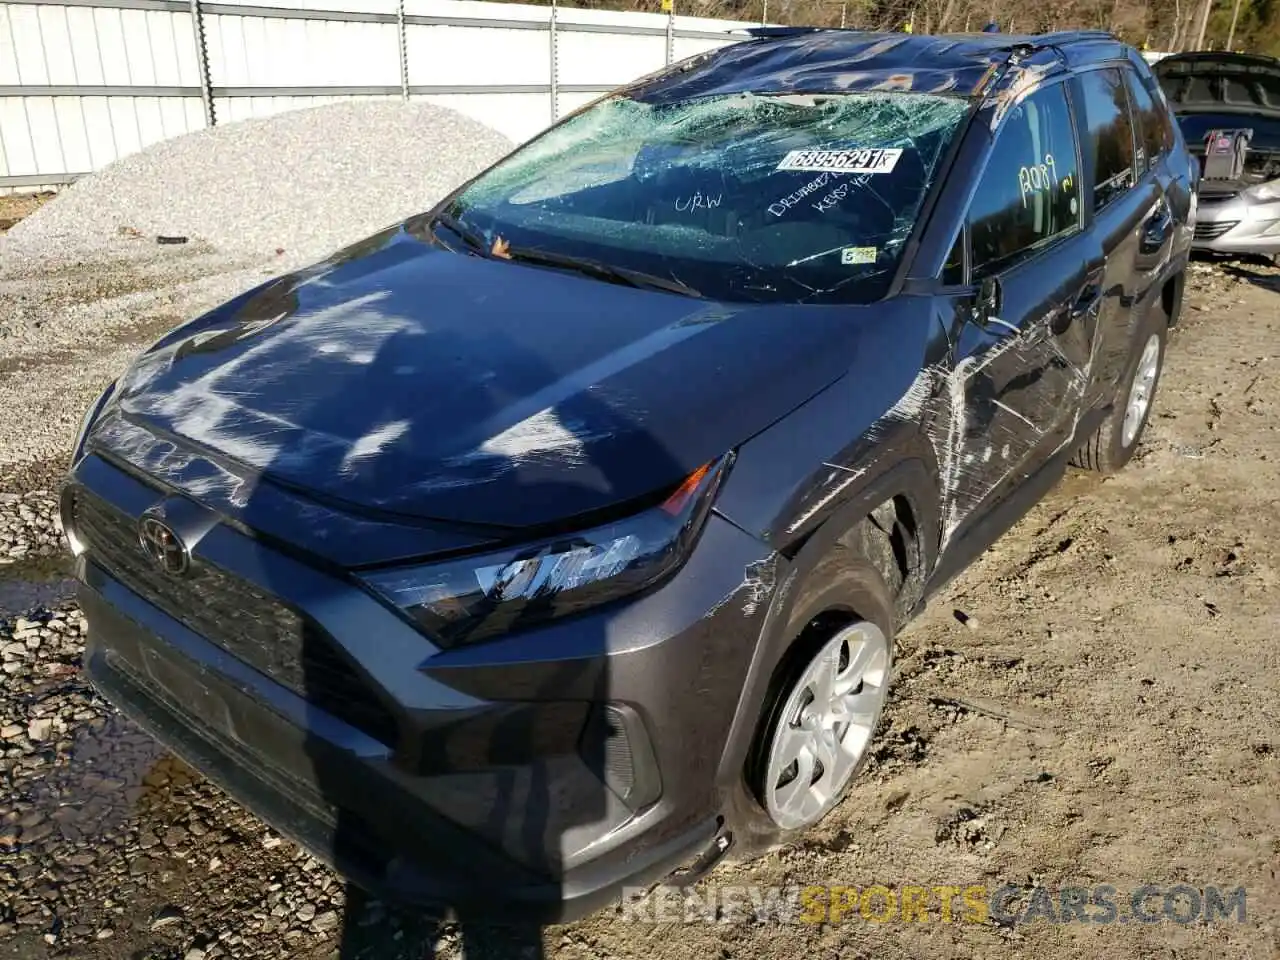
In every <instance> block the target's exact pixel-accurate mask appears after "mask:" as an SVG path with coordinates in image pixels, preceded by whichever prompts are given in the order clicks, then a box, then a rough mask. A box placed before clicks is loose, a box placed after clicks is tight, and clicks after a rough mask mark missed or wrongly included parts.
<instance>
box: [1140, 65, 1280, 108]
mask: <svg viewBox="0 0 1280 960" xmlns="http://www.w3.org/2000/svg"><path fill="white" fill-rule="evenodd" d="M1152 72H1153V73H1154V74H1155V75H1156V79H1157V80H1158V81H1159V82H1160V86H1161V88H1162V89H1163V90H1164V92H1165V96H1166V98H1167V99H1168V101H1169V105H1170V106H1171V107H1172V108H1173V110H1174V112H1175V113H1177V114H1185V113H1223V114H1230V113H1238V114H1251V115H1253V116H1257V117H1273V118H1280V97H1277V92H1280V60H1277V59H1275V58H1274V57H1262V56H1254V55H1252V54H1239V53H1229V52H1225V51H1224V52H1217V53H1214V52H1204V51H1201V52H1196V53H1187V54H1179V55H1176V56H1172V57H1165V58H1163V59H1161V60H1158V61H1156V63H1155V64H1154V65H1153V66H1152Z"/></svg>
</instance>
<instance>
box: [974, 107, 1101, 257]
mask: <svg viewBox="0 0 1280 960" xmlns="http://www.w3.org/2000/svg"><path fill="white" fill-rule="evenodd" d="M1078 196H1079V176H1078V172H1077V170H1076V136H1075V129H1074V127H1073V126H1072V122H1071V109H1070V107H1069V105H1068V102H1067V94H1066V86H1065V85H1064V84H1061V83H1056V84H1053V85H1052V86H1048V87H1044V88H1042V89H1040V90H1037V91H1036V92H1035V93H1033V94H1031V95H1030V96H1029V97H1027V98H1026V99H1025V100H1023V101H1022V103H1020V104H1018V106H1016V107H1014V108H1013V109H1012V110H1011V111H1009V116H1008V118H1007V119H1006V120H1005V123H1004V125H1003V126H1002V127H1001V128H1000V132H999V133H998V134H997V136H996V142H995V146H994V148H993V150H992V153H991V159H990V160H989V161H988V163H987V168H986V170H985V171H983V174H982V180H981V181H980V182H979V184H978V189H977V191H976V192H975V193H974V197H973V203H972V205H971V206H970V208H969V234H970V242H971V244H972V263H973V274H974V276H975V277H976V278H981V277H982V276H985V275H987V274H990V273H993V272H994V271H996V270H998V269H1000V268H1001V267H1004V266H1007V265H1009V264H1011V263H1013V262H1015V261H1016V260H1018V259H1020V258H1021V257H1023V256H1024V255H1026V254H1027V253H1028V252H1030V251H1032V250H1034V249H1035V248H1037V247H1039V246H1041V245H1043V244H1045V243H1047V242H1048V241H1050V240H1052V239H1053V238H1055V237H1057V236H1059V235H1062V234H1065V233H1068V232H1070V231H1071V230H1073V229H1075V228H1076V226H1078V224H1079V222H1080V216H1079V213H1080V211H1079V206H1080V204H1079V200H1078Z"/></svg>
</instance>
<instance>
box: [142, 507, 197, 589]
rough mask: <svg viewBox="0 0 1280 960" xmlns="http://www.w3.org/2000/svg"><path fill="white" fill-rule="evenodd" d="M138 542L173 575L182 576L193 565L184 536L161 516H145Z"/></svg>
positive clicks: (149, 555) (161, 566) (158, 564)
mask: <svg viewBox="0 0 1280 960" xmlns="http://www.w3.org/2000/svg"><path fill="white" fill-rule="evenodd" d="M138 542H139V543H140V544H142V549H143V551H144V552H145V553H146V555H147V556H148V557H150V558H151V560H152V562H153V563H155V565H156V566H157V567H159V568H160V569H161V570H163V571H164V572H165V573H168V574H170V575H172V576H175V577H176V576H181V575H182V574H184V573H186V572H187V567H188V566H190V565H191V555H190V554H189V553H188V552H187V545H186V544H185V543H183V542H182V538H181V537H179V536H178V535H177V534H176V533H174V532H173V528H172V527H170V526H169V525H168V524H167V523H165V522H164V521H163V520H161V519H160V518H159V517H150V516H148V517H143V518H142V520H141V521H140V522H139V524H138Z"/></svg>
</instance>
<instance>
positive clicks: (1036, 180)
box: [1018, 153, 1058, 208]
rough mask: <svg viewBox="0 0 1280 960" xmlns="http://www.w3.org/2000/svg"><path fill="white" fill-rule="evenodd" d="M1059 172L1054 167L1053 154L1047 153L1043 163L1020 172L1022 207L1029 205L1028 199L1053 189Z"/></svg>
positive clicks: (1034, 164)
mask: <svg viewBox="0 0 1280 960" xmlns="http://www.w3.org/2000/svg"><path fill="white" fill-rule="evenodd" d="M1057 178H1058V171H1057V169H1056V168H1055V167H1054V165H1053V154H1052V153H1046V154H1045V155H1044V161H1043V162H1042V163H1033V164H1031V166H1029V167H1022V168H1021V169H1020V170H1019V171H1018V190H1019V191H1020V192H1021V193H1022V206H1023V207H1024V208H1025V207H1026V205H1027V197H1028V196H1029V195H1030V194H1033V193H1045V192H1048V191H1050V190H1052V189H1053V185H1054V181H1055V180H1056V179H1057Z"/></svg>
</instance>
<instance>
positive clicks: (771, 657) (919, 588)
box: [718, 459, 939, 801]
mask: <svg viewBox="0 0 1280 960" xmlns="http://www.w3.org/2000/svg"><path fill="white" fill-rule="evenodd" d="M938 523H939V513H938V506H937V492H936V484H935V483H934V481H933V479H932V476H931V475H930V473H929V470H928V468H927V466H926V464H925V463H924V462H923V461H921V460H915V459H912V460H904V461H900V462H899V463H897V464H896V465H895V466H893V467H892V468H890V469H888V470H885V471H883V472H882V473H880V474H878V475H877V476H876V477H874V478H872V479H871V480H869V482H867V483H866V484H864V485H863V486H861V487H860V488H858V490H857V491H856V492H854V493H852V494H850V496H849V497H848V498H847V499H846V500H845V502H844V503H843V504H842V505H841V506H840V507H838V508H837V509H836V510H835V511H834V512H833V513H832V514H831V515H830V516H829V517H828V518H827V519H826V520H825V521H824V522H823V523H822V524H821V525H820V526H818V527H817V528H816V529H814V530H813V531H812V532H811V533H810V534H808V535H807V536H806V537H804V538H803V539H802V540H800V541H797V542H794V543H792V544H789V545H788V547H787V549H786V550H785V551H783V553H784V556H786V557H787V558H788V561H789V562H788V564H787V568H786V571H785V573H784V574H783V576H782V577H781V579H780V581H779V584H778V587H777V589H775V591H774V594H773V598H772V600H771V603H770V608H769V611H768V613H767V615H766V617H765V621H764V627H763V629H762V632H761V635H760V638H759V641H758V642H757V644H756V650H755V653H754V655H753V657H752V661H751V665H750V667H749V669H748V672H747V677H746V678H745V682H744V684H743V692H742V695H741V697H740V698H739V701H738V707H737V714H736V716H735V717H734V722H733V726H732V728H731V732H730V735H729V738H728V742H727V743H726V746H725V750H724V753H723V754H722V757H721V764H720V769H719V771H718V778H719V782H720V783H721V784H724V785H726V786H728V787H729V788H730V790H731V791H732V792H734V793H735V795H736V796H737V797H738V798H739V801H740V799H741V797H742V795H743V791H742V789H741V788H742V787H743V786H744V785H745V772H746V769H747V765H748V761H749V758H750V756H751V751H752V747H753V744H754V741H755V739H756V737H757V735H758V732H759V725H760V721H761V717H762V716H763V715H764V713H765V712H766V708H767V705H768V698H769V696H770V694H771V691H772V686H773V684H774V682H775V678H776V677H777V676H778V675H779V671H781V670H784V669H785V665H786V661H787V660H788V658H789V657H790V656H792V655H795V653H796V651H797V650H798V649H799V648H800V645H801V644H802V643H810V642H817V641H818V640H820V639H821V636H823V635H827V636H830V635H833V634H834V632H835V631H837V630H839V629H840V628H841V627H843V626H845V625H847V624H848V623H849V622H851V621H852V620H853V619H855V618H864V617H868V615H869V613H870V610H869V609H868V608H869V607H871V606H873V605H878V601H877V600H876V599H875V587H874V586H873V585H870V584H867V585H865V586H862V587H859V586H858V584H859V580H860V579H861V578H860V577H859V576H857V575H856V573H855V571H856V570H861V571H866V570H868V569H870V570H871V571H873V572H875V573H876V574H877V576H878V577H879V579H880V580H881V581H883V582H884V583H885V587H886V588H887V589H888V590H889V603H890V614H889V615H890V617H891V619H892V622H890V623H887V624H881V626H882V627H884V628H887V629H888V630H889V631H891V632H890V638H891V639H892V637H893V635H895V634H896V633H897V631H898V630H899V629H900V628H901V627H902V625H903V624H904V623H905V622H906V620H907V619H908V618H909V617H910V616H911V614H912V613H913V612H914V611H915V609H916V608H917V607H918V605H919V603H920V600H921V599H922V596H923V588H924V584H925V583H927V582H928V576H929V572H930V571H931V570H932V568H933V564H934V563H936V561H937V545H938V537H937V531H938V529H939V527H938ZM842 569H843V570H845V571H846V572H848V573H850V574H854V575H851V576H849V577H847V578H845V583H846V584H848V585H849V589H848V590H847V591H844V592H842V593H837V594H834V595H833V594H831V593H830V592H828V591H824V590H823V589H822V585H823V583H824V582H825V581H826V580H828V579H832V578H834V577H836V576H838V575H839V573H840V571H841V570H842ZM895 570H896V571H898V573H897V574H895V573H894V571H895ZM886 571H888V572H889V576H887V577H886ZM890 581H896V583H894V582H890ZM814 621H818V624H817V626H816V633H815V632H813V631H808V632H806V631H807V630H808V628H810V626H811V624H812V623H813V622H814Z"/></svg>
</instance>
